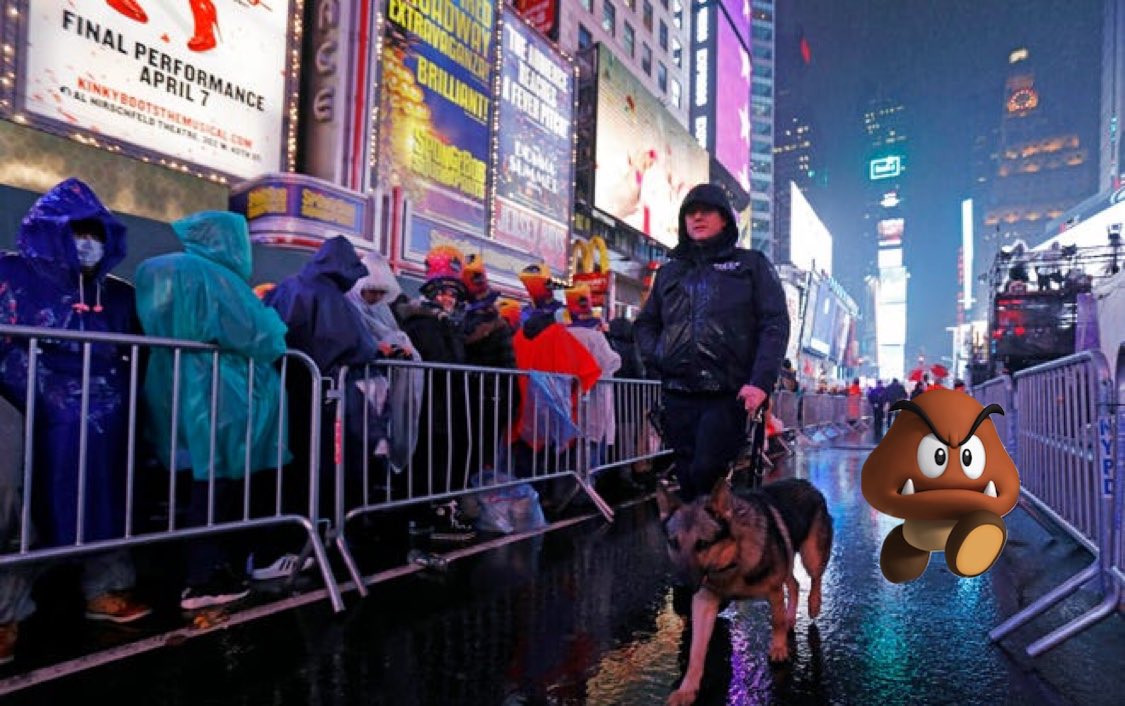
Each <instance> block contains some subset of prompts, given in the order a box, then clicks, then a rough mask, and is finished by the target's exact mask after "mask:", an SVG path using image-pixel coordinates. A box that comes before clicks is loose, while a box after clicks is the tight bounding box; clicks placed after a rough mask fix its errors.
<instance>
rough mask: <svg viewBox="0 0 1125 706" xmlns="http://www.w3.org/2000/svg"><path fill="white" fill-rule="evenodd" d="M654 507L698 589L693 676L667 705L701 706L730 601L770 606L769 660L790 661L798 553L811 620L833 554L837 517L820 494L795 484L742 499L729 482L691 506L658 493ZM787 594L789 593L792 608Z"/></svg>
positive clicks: (679, 566) (677, 560) (678, 566)
mask: <svg viewBox="0 0 1125 706" xmlns="http://www.w3.org/2000/svg"><path fill="white" fill-rule="evenodd" d="M656 500H657V504H658V506H659V508H660V521H661V522H662V523H663V525H664V531H665V534H666V535H667V537H668V554H669V556H670V557H671V559H672V564H673V567H674V569H675V572H676V573H677V574H678V576H679V579H680V580H681V581H686V582H687V585H689V586H691V587H696V591H695V594H694V595H693V596H692V600H691V622H692V638H691V648H690V651H689V656H688V668H687V672H686V673H685V674H684V679H683V682H681V683H680V688H679V689H677V690H676V691H674V692H673V693H672V695H671V696H669V697H668V704H670V705H674V706H681V705H683V704H691V703H693V702H694V701H695V697H696V694H697V693H698V691H699V682H700V679H701V678H702V677H703V662H704V657H705V656H706V654H707V645H708V643H709V642H710V640H711V631H712V629H713V628H714V624H715V618H716V616H717V615H718V614H719V608H720V604H721V603H722V602H723V601H724V600H725V599H734V600H744V599H749V598H766V599H768V600H769V604H770V625H771V626H772V633H771V639H770V648H769V659H770V661H771V662H784V661H786V660H788V659H789V645H788V642H787V639H786V638H787V636H788V633H789V631H790V630H792V629H793V627H794V626H795V624H796V622H797V597H798V595H797V594H798V591H799V587H798V585H797V579H796V577H795V576H794V575H793V566H794V556H795V554H796V553H800V555H801V563H802V564H804V566H805V570H806V571H807V572H808V574H809V576H810V577H811V578H812V588H811V590H810V591H809V616H810V617H813V618H815V617H816V616H817V615H818V614H819V613H820V582H821V578H822V577H823V576H824V570H825V568H826V567H827V565H828V558H829V556H830V555H831V553H832V517H831V515H829V514H828V507H827V505H826V503H825V501H824V496H823V495H821V493H820V491H819V490H817V489H816V488H815V487H814V486H813V485H812V484H811V483H809V482H808V481H806V480H799V479H795V478H788V479H785V480H779V481H776V482H774V483H770V484H768V485H765V486H763V487H761V488H758V489H756V490H747V491H742V490H740V491H738V494H735V491H734V490H732V488H731V486H730V483H728V482H727V480H726V479H725V478H724V479H720V480H719V482H718V483H716V484H715V488H714V490H712V491H711V495H710V496H706V497H700V498H697V499H696V500H695V501H694V502H691V503H687V504H685V503H683V502H682V501H681V500H680V499H679V498H678V497H676V496H675V495H673V494H672V493H670V492H669V491H668V490H667V489H666V488H664V487H663V486H660V487H658V488H657V492H656ZM783 589H788V593H789V603H788V606H787V605H786V603H785V599H784V596H783Z"/></svg>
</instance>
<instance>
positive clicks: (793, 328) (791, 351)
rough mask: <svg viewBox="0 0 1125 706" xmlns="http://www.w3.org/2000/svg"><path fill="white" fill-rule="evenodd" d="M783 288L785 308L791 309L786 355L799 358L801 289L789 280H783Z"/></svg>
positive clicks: (792, 358) (791, 358)
mask: <svg viewBox="0 0 1125 706" xmlns="http://www.w3.org/2000/svg"><path fill="white" fill-rule="evenodd" d="M781 289H782V291H784V292H785V308H786V309H787V310H788V311H789V331H790V335H789V342H788V343H787V344H786V348H785V357H786V358H788V359H789V360H797V353H798V351H799V350H800V345H801V342H800V341H799V340H798V336H797V332H799V331H800V330H801V328H802V321H801V320H802V318H803V316H802V313H801V290H800V289H799V288H798V287H797V285H795V284H793V283H792V282H790V281H788V280H785V279H783V280H781Z"/></svg>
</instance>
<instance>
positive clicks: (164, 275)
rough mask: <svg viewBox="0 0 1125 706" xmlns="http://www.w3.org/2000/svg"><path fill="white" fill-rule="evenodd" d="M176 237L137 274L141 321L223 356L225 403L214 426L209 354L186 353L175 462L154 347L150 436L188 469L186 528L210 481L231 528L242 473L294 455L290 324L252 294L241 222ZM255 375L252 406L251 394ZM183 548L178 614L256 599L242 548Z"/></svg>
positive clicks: (203, 218) (200, 221)
mask: <svg viewBox="0 0 1125 706" xmlns="http://www.w3.org/2000/svg"><path fill="white" fill-rule="evenodd" d="M172 230H173V231H174V232H175V234H176V236H177V237H178V238H179V239H180V242H182V243H183V245H184V252H181V253H170V254H167V255H160V256H157V257H153V258H150V259H148V260H145V261H144V262H142V263H141V264H140V266H139V267H137V277H136V283H137V313H138V315H139V316H140V319H141V325H142V326H143V327H144V330H145V333H147V334H149V335H151V336H159V337H164V338H179V339H183V340H187V341H199V342H204V343H212V344H215V345H217V346H218V347H219V348H220V349H221V351H222V352H221V353H220V354H219V365H218V368H219V370H218V376H219V379H218V381H217V384H218V397H219V398H218V401H217V404H218V407H217V413H216V414H215V417H214V419H212V414H211V406H212V399H211V387H212V382H213V381H212V375H211V370H212V354H211V353H210V352H205V351H199V352H184V353H182V354H181V359H180V377H179V408H178V409H177V410H175V413H176V416H177V427H176V430H175V431H176V439H177V441H176V455H175V457H172V455H171V453H172V451H171V445H172V444H171V441H172V431H173V430H172V416H173V407H172V403H173V391H174V387H173V385H174V382H173V380H174V378H173V374H174V354H173V351H172V350H171V349H167V348H157V349H154V350H153V352H152V355H151V357H150V359H149V365H148V373H147V376H146V378H145V395H144V397H145V402H146V403H147V406H148V410H149V419H150V422H151V423H150V426H149V437H150V440H151V441H152V444H153V448H154V450H155V452H156V454H157V456H158V457H159V460H160V461H161V463H162V464H163V465H164V467H165V468H167V469H170V470H172V471H180V470H185V469H190V471H191V475H192V479H193V483H192V490H191V500H190V503H189V506H188V524H189V525H200V524H205V523H206V522H207V516H208V503H209V499H208V496H209V490H210V479H211V478H212V473H213V477H214V487H215V496H214V503H215V519H216V521H221V520H233V519H237V518H240V517H242V515H243V509H242V497H243V492H242V488H241V484H242V482H243V481H244V480H245V478H246V473H247V471H250V472H258V471H262V470H264V469H276V467H277V464H278V461H279V459H280V460H281V462H282V463H285V462H287V461H288V460H289V458H290V456H289V452H288V448H287V438H286V430H285V429H283V428H281V420H280V405H279V400H280V395H281V389H280V388H281V379H280V375H279V374H278V371H277V369H276V368H275V367H274V362H275V361H277V360H278V358H280V357H281V356H282V355H283V354H284V353H285V332H286V328H285V324H284V323H283V322H282V321H281V318H280V317H278V315H277V312H276V311H274V310H273V309H270V308H268V307H266V306H264V305H263V304H262V303H261V301H260V300H259V299H258V297H257V296H255V295H254V291H253V290H252V289H251V288H250V274H251V267H252V260H251V251H250V233H249V229H248V226H247V223H246V219H245V218H244V217H243V216H241V215H239V214H236V213H228V212H225V211H204V212H201V213H196V214H193V215H190V216H188V217H186V218H183V219H181V220H179V221H176V222H174V223H172ZM251 369H252V370H253V379H254V387H253V399H252V400H251V399H250V398H249V397H248V396H247V387H248V383H249V376H250V370H251ZM251 402H252V404H251ZM251 410H252V416H251ZM212 422H214V424H215V446H214V454H213V456H212V453H211V426H212ZM248 425H249V429H250V448H249V450H247V448H246V442H247V426H248ZM279 444H280V445H281V448H280V449H279V448H278V446H279ZM247 451H249V453H247ZM256 475H258V474H256ZM260 475H263V476H264V475H269V474H267V473H262V474H260ZM264 485H265V483H264V482H262V481H256V482H254V483H253V484H252V488H258V489H259V490H261V486H264ZM187 549H188V557H187V560H188V566H187V576H186V584H187V585H186V587H185V589H184V592H183V595H182V596H181V599H180V606H181V608H183V609H184V610H195V609H198V608H206V607H208V606H214V605H222V604H224V603H230V602H232V601H235V600H238V599H239V598H242V597H244V596H245V595H246V594H247V593H248V592H249V591H248V589H247V588H246V586H245V582H244V581H243V573H242V569H243V567H244V566H245V556H239V555H238V552H239V551H240V549H238V548H236V545H234V544H232V543H231V542H222V541H218V540H212V539H209V538H207V537H201V538H198V539H195V540H192V541H191V542H189V543H188V547H187Z"/></svg>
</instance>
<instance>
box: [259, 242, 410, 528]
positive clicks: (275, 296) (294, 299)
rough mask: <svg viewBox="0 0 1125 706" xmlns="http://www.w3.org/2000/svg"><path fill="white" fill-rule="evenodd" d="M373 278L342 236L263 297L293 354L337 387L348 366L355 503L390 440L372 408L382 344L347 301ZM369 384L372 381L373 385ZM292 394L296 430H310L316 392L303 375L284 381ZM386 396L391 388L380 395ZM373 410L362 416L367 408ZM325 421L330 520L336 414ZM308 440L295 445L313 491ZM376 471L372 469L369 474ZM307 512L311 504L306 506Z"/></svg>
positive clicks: (324, 496)
mask: <svg viewBox="0 0 1125 706" xmlns="http://www.w3.org/2000/svg"><path fill="white" fill-rule="evenodd" d="M366 276H367V267H366V266H365V265H364V264H363V262H362V261H361V260H360V259H359V255H358V254H356V251H355V247H354V246H353V245H352V244H351V242H350V241H349V240H348V239H347V238H345V237H344V236H336V237H334V238H330V239H329V240H326V241H325V242H324V244H323V245H321V246H320V249H319V250H317V252H316V254H315V255H313V257H312V259H311V260H309V262H307V263H306V264H305V266H304V267H302V268H301V271H300V272H298V273H297V274H294V275H290V276H289V277H286V278H285V279H284V280H282V281H281V282H280V283H278V285H277V287H275V288H274V289H273V290H271V291H270V292H269V293H268V294H267V295H266V297H265V303H266V305H267V306H270V307H272V308H273V309H275V310H276V311H277V312H278V314H279V315H280V316H281V319H282V321H284V322H285V324H286V326H287V327H288V329H289V332H288V334H287V335H286V340H287V341H288V343H289V347H290V348H292V349H295V350H298V351H301V352H303V353H305V354H307V355H308V356H309V357H310V358H312V359H313V360H314V361H315V362H316V364H317V367H318V368H320V374H321V375H323V376H325V377H328V378H331V379H333V380H335V379H336V378H337V376H338V375H339V373H340V371H341V370H342V369H343V368H344V367H345V366H347V368H348V372H347V380H346V381H345V383H344V390H345V391H346V393H345V398H344V399H345V404H346V408H345V429H344V432H345V433H344V441H345V444H346V445H345V447H344V450H345V454H344V458H345V463H346V466H347V468H348V471H347V473H346V474H345V480H346V484H345V487H346V491H345V497H346V498H348V499H349V501H350V502H353V504H354V501H355V499H356V496H357V493H360V492H362V486H361V483H360V480H361V479H362V475H361V474H362V471H363V468H364V465H365V461H367V462H368V464H370V461H371V458H370V456H371V455H372V454H374V453H375V451H376V449H377V447H378V441H379V439H380V438H384V437H385V436H386V431H387V424H388V422H389V417H387V416H386V415H380V414H379V411H378V409H377V405H375V404H374V403H373V402H371V401H370V400H371V398H372V397H374V395H375V388H376V385H377V384H380V383H385V382H386V380H385V374H384V372H383V371H382V370H380V369H378V368H375V367H371V368H369V369H368V368H366V365H367V364H368V363H374V362H376V360H377V359H378V358H379V355H380V354H379V345H378V341H376V340H375V337H374V336H373V335H372V334H371V332H370V331H369V330H368V328H367V326H366V325H365V323H364V321H363V317H362V316H360V313H359V311H358V310H357V309H356V308H355V307H354V306H353V305H352V304H351V302H349V301H348V298H347V293H348V292H349V291H350V290H351V289H352V287H353V286H355V283H356V282H357V281H359V280H360V279H361V278H363V277H366ZM368 376H370V378H371V379H370V381H369V380H368V379H367V378H368ZM286 384H287V386H288V389H289V399H290V407H289V408H290V410H291V417H290V418H291V419H292V420H293V428H294V429H297V428H300V429H302V430H305V429H307V428H308V426H307V423H308V417H307V416H306V415H307V410H308V409H309V402H310V400H309V392H310V384H309V381H308V380H307V378H306V377H305V376H304V371H299V372H298V373H297V374H296V375H290V376H289V377H288V379H287V380H286ZM382 389H383V390H385V387H383V388H382ZM365 404H366V405H368V409H367V411H366V415H365V411H364V405H365ZM324 410H325V411H324V412H323V414H324V415H325V419H324V420H322V422H321V432H322V437H321V445H320V449H321V459H320V480H321V484H320V491H321V495H320V499H321V504H320V510H321V512H322V513H325V514H324V516H325V517H330V516H331V514H330V513H331V512H332V511H333V509H334V508H333V506H332V503H333V500H334V498H335V493H333V492H332V491H333V489H334V488H335V484H334V483H333V480H334V479H335V477H336V476H335V473H336V468H335V457H334V454H333V450H334V449H335V444H334V441H335V440H334V437H333V434H332V432H333V428H334V424H333V419H334V414H335V408H334V407H325V408H324ZM365 436H366V439H367V444H366V448H367V453H368V458H367V459H365V458H364V455H363V451H364V438H365ZM307 438H308V436H307V434H302V435H301V437H300V438H297V437H296V436H295V437H294V442H295V443H297V444H301V446H299V447H294V451H295V452H296V456H297V458H296V462H295V464H294V466H295V467H296V468H295V471H296V475H304V476H305V479H304V481H303V483H304V486H303V487H307V485H308V481H307V466H306V465H305V462H306V461H307V459H308V449H307V447H306V446H305V440H306V439H307ZM368 467H369V468H370V465H369V466H368ZM305 506H306V507H307V506H308V505H307V503H306V505H305Z"/></svg>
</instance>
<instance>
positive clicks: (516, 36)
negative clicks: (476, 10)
mask: <svg viewBox="0 0 1125 706" xmlns="http://www.w3.org/2000/svg"><path fill="white" fill-rule="evenodd" d="M500 46H501V49H500V50H501V55H502V57H503V59H502V62H501V68H500V102H499V104H498V105H497V107H496V109H497V111H498V116H497V137H496V139H497V155H496V167H495V179H496V192H495V193H496V198H495V201H494V203H493V222H492V237H493V238H495V239H496V240H497V241H499V242H501V243H504V244H505V245H511V246H513V247H515V248H517V249H519V250H523V251H525V252H528V253H531V254H533V255H535V256H537V257H539V258H541V259H542V260H543V261H545V262H546V263H547V264H548V265H549V266H550V267H551V269H552V270H553V271H554V272H556V273H559V274H564V273H565V272H566V271H567V264H568V263H567V254H568V250H567V240H568V235H569V232H570V217H571V208H572V204H573V201H574V199H573V189H572V184H573V166H574V162H573V129H572V126H573V124H574V120H573V115H574V68H573V65H572V64H571V63H570V61H569V60H567V59H566V58H564V57H563V56H561V55H559V54H558V53H557V52H556V51H555V50H554V49H553V48H552V47H551V45H550V43H549V42H548V41H547V40H546V39H544V38H543V37H542V36H540V35H539V34H538V33H537V32H536V31H535V30H533V29H532V28H531V27H529V26H528V25H526V24H525V23H523V22H521V21H520V19H519V18H518V17H517V16H516V14H515V13H514V12H511V11H506V12H505V13H504V30H503V38H502V41H501V45H500Z"/></svg>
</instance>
